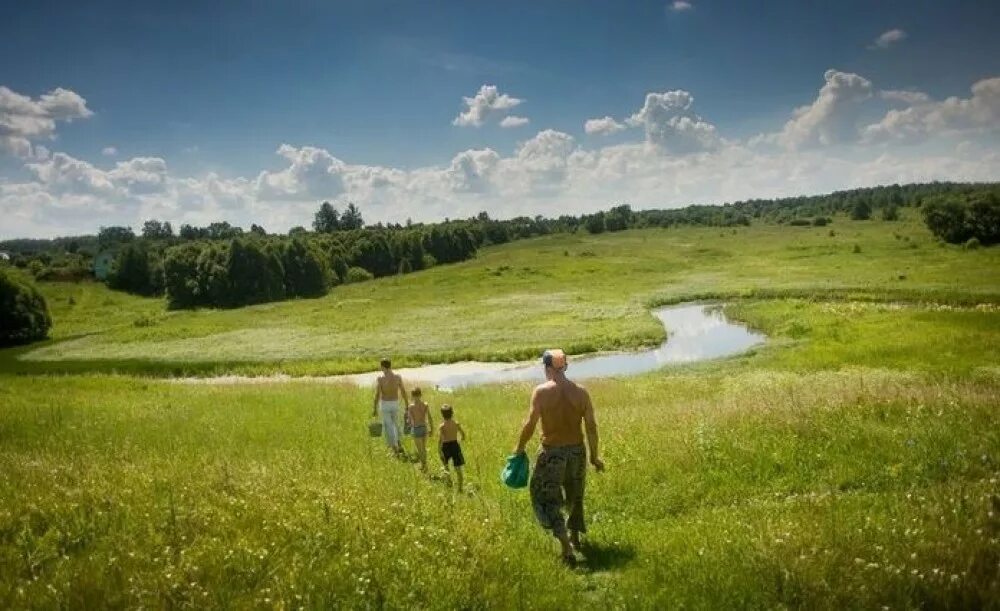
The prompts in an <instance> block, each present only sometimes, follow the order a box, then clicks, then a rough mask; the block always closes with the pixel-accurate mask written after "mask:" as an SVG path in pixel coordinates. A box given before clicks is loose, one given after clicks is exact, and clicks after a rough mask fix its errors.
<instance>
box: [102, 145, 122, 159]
mask: <svg viewBox="0 0 1000 611" xmlns="http://www.w3.org/2000/svg"><path fill="white" fill-rule="evenodd" d="M101 154H102V155H104V156H105V157H114V156H115V155H117V154H118V149H117V148H115V147H113V146H106V147H104V148H102V149H101Z"/></svg>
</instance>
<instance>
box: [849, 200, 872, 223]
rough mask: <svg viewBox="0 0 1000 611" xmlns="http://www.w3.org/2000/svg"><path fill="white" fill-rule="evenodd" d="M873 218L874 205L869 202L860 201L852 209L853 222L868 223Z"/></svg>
mask: <svg viewBox="0 0 1000 611" xmlns="http://www.w3.org/2000/svg"><path fill="white" fill-rule="evenodd" d="M871 217H872V205H871V204H869V203H868V201H867V200H863V199H859V200H858V201H856V202H854V206H852V207H851V220H853V221H867V220H868V219H870V218H871Z"/></svg>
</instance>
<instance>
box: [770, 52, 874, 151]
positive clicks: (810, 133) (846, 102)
mask: <svg viewBox="0 0 1000 611" xmlns="http://www.w3.org/2000/svg"><path fill="white" fill-rule="evenodd" d="M823 78H824V79H825V81H826V83H824V85H823V86H822V87H821V88H820V90H819V95H817V96H816V99H815V100H814V101H813V103H812V104H809V105H807V106H802V107H800V108H797V109H796V110H795V113H794V115H793V117H792V118H791V119H790V120H789V121H788V122H787V123H785V127H784V129H783V130H782V131H781V132H780V133H779V134H777V137H776V139H777V141H778V143H779V144H781V145H783V146H784V147H785V148H788V149H801V148H807V147H811V146H819V145H831V144H837V143H841V142H848V141H851V140H854V139H856V138H857V131H858V129H857V122H858V117H859V109H860V103H861V102H863V101H865V100H867V99H869V98H871V97H872V84H871V81H869V80H868V79H866V78H864V77H863V76H859V75H857V74H853V73H851V72H840V71H839V70H827V71H826V72H825V73H824V74H823Z"/></svg>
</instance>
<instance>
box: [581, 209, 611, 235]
mask: <svg viewBox="0 0 1000 611" xmlns="http://www.w3.org/2000/svg"><path fill="white" fill-rule="evenodd" d="M583 225H584V227H586V228H587V231H589V232H590V233H594V234H597V233H604V230H605V229H606V226H605V222H604V213H603V212H598V213H597V214H591V215H590V216H588V217H586V218H585V219H584V221H583Z"/></svg>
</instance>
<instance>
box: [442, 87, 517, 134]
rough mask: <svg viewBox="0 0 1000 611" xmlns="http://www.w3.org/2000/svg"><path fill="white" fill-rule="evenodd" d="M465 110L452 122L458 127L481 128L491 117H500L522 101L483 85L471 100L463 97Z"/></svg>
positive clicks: (495, 88)
mask: <svg viewBox="0 0 1000 611" xmlns="http://www.w3.org/2000/svg"><path fill="white" fill-rule="evenodd" d="M462 100H463V102H464V103H465V110H464V111H462V112H461V113H459V115H458V116H457V117H455V119H454V120H453V121H452V125H457V126H459V127H481V126H482V125H483V123H485V122H486V121H487V120H489V119H491V118H493V117H502V116H504V115H506V114H507V113H508V112H510V110H511V109H513V108H514V107H516V106H518V105H520V104H521V103H522V102H523V101H524V100H521V99H519V98H515V97H512V96H509V95H507V94H506V93H500V90H499V89H497V87H496V85H483V86H482V87H480V88H479V91H478V92H476V95H474V96H473V97H471V98H468V97H463V98H462Z"/></svg>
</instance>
